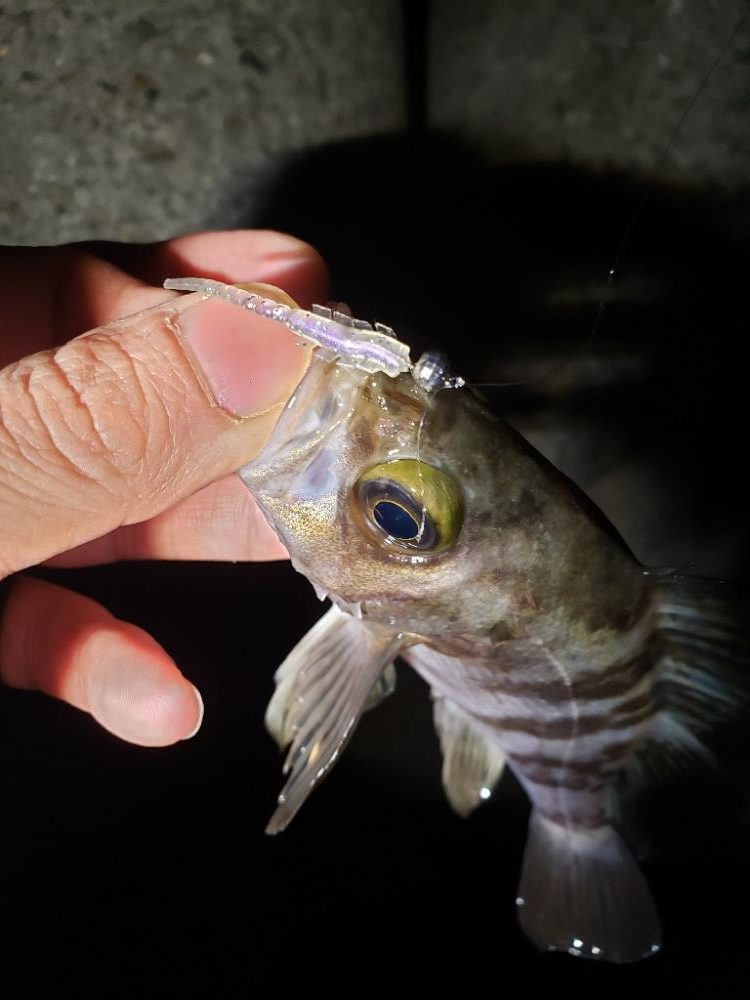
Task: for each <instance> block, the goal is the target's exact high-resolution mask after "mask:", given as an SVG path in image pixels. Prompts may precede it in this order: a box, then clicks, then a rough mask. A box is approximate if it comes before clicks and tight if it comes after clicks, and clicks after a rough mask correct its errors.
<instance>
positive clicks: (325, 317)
mask: <svg viewBox="0 0 750 1000" xmlns="http://www.w3.org/2000/svg"><path fill="white" fill-rule="evenodd" d="M164 287H165V288H169V289H170V290H172V291H177V292H201V293H202V294H203V295H211V296H214V297H215V298H218V299H223V300H224V301H226V302H231V303H232V305H235V306H239V307H240V308H241V309H247V310H248V311H249V312H252V313H255V314H256V315H258V316H263V317H264V318H265V319H270V320H273V321H274V322H276V323H282V324H283V325H284V326H285V327H287V329H289V330H291V331H292V332H293V333H296V334H297V336H298V337H302V338H304V339H305V340H309V341H310V342H311V343H313V344H315V345H316V346H317V347H320V348H322V349H323V350H326V351H329V352H330V353H331V354H332V355H333V356H334V357H337V358H339V359H340V360H341V361H342V362H343V363H344V364H349V365H351V366H352V367H354V368H359V369H360V370H362V371H366V372H371V373H374V372H385V374H386V375H390V376H391V377H392V378H395V377H396V376H397V375H400V374H401V373H402V372H408V371H411V368H412V364H411V361H410V360H409V347H408V345H407V344H403V343H401V341H400V340H399V339H398V338H397V337H396V334H395V333H394V332H393V330H391V328H390V327H388V326H384V325H383V324H382V323H376V324H375V328H374V329H373V327H372V326H371V325H370V324H369V323H367V322H365V321H364V320H359V319H352V317H351V316H348V315H347V314H346V313H343V312H334V311H333V310H331V309H329V308H327V307H326V306H313V308H312V311H311V312H309V311H308V310H307V309H300V308H292V307H291V306H289V305H286V303H284V302H279V301H277V300H276V299H273V298H269V297H267V296H265V295H260V294H258V292H256V291H248V290H247V289H244V288H239V287H237V286H236V285H226V284H224V282H222V281H213V280H211V279H210V278H167V280H166V281H165V282H164Z"/></svg>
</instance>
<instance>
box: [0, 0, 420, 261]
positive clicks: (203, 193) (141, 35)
mask: <svg viewBox="0 0 750 1000" xmlns="http://www.w3.org/2000/svg"><path fill="white" fill-rule="evenodd" d="M402 62H403V60H402V42H401V17H400V11H399V5H398V3H396V2H395V0H387V2H384V0H368V2H358V3H356V4H345V3H340V2H337V0H315V2H311V3H300V2H294V0H220V2H219V3H215V4H207V3H203V2H201V0H175V2H172V3H169V4H166V3H163V4H158V3H154V2H153V0H151V2H144V0H131V2H129V3H127V4H123V3H120V2H119V0H71V2H70V3H65V2H63V3H59V4H54V3H49V2H45V0H29V2H23V3H21V2H19V0H6V2H2V0H0V134H2V142H0V178H2V180H1V181H0V242H4V243H27V244H33V243H63V242H67V241H71V240H81V239H90V238H106V239H117V240H151V239H159V238H163V237H166V236H169V235H172V234H174V233H176V232H180V231H187V230H191V229H196V228H201V227H205V226H211V225H227V224H230V223H231V221H232V219H233V218H234V217H235V216H237V215H239V214H241V213H243V212H245V211H246V210H247V207H248V203H249V202H252V198H253V197H254V195H255V193H256V192H257V188H258V184H259V179H260V178H261V177H263V176H265V175H266V174H268V173H272V172H273V171H274V168H275V166H276V164H277V162H278V160H279V158H281V157H283V156H284V154H287V153H289V152H292V151H296V150H300V149H305V148H309V147H311V146H314V145H316V144H321V143H325V142H330V141H333V140H340V139H344V138H351V137H354V136H360V135H371V134H373V133H378V132H390V131H394V130H397V129H399V128H401V127H402V126H403V124H404V115H405V110H404V96H403V95H404V88H403V79H402Z"/></svg>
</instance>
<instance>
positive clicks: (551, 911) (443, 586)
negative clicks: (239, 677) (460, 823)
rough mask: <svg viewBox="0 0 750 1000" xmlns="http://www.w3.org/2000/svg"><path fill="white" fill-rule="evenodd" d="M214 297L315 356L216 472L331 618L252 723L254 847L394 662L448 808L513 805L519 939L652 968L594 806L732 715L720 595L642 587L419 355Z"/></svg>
mask: <svg viewBox="0 0 750 1000" xmlns="http://www.w3.org/2000/svg"><path fill="white" fill-rule="evenodd" d="M172 287H177V288H180V287H182V288H196V287H197V286H196V283H195V281H193V283H192V284H190V283H187V284H186V283H185V282H182V283H181V284H180V283H173V284H172ZM223 287H224V286H219V285H218V284H216V283H213V284H212V287H211V289H210V290H209V293H210V294H221V295H222V296H223V297H226V298H229V300H230V301H236V303H237V304H238V305H241V306H242V307H243V308H252V309H253V310H255V311H260V312H261V314H262V315H266V316H267V317H268V318H270V319H272V320H274V319H276V320H277V321H280V322H285V324H286V325H287V326H290V328H292V329H295V330H296V331H297V332H298V333H299V332H300V331H301V332H302V335H314V336H315V338H317V339H316V343H317V344H318V347H317V349H316V351H315V352H314V355H313V361H312V363H311V365H310V368H309V369H308V371H307V373H306V375H305V376H304V378H303V380H302V382H301V383H300V385H299V386H298V388H297V390H296V392H295V394H294V397H293V398H292V400H291V401H290V402H289V404H288V406H287V407H286V410H285V411H284V413H283V415H282V417H281V418H280V420H279V423H278V425H277V427H276V429H275V431H274V433H273V435H272V437H271V440H270V441H269V443H268V445H267V447H266V448H265V450H264V452H263V453H262V454H261V455H260V456H259V458H258V459H256V460H255V461H254V462H253V463H252V464H251V465H249V466H247V467H246V468H244V469H242V470H240V476H241V477H242V479H243V481H244V482H245V484H246V485H247V486H248V488H249V489H250V490H251V491H252V493H253V495H254V496H255V498H256V499H257V501H258V503H259V504H260V506H261V508H262V509H263V511H264V513H265V515H266V517H267V518H268V520H269V522H270V524H271V525H272V526H273V527H274V529H275V530H276V531H277V533H278V535H279V537H280V538H281V539H282V541H283V542H284V544H285V545H286V547H287V549H288V550H289V552H290V554H291V557H292V560H293V562H294V565H295V567H296V568H297V569H298V570H299V571H300V572H302V573H303V574H305V576H307V577H308V578H309V579H310V580H311V581H312V582H313V584H314V585H315V587H316V589H317V591H318V593H319V595H320V596H321V598H325V597H327V596H330V598H331V599H332V606H331V608H330V610H329V611H328V612H327V613H326V614H325V615H324V616H323V618H322V619H321V620H320V621H319V622H318V624H317V625H316V626H315V627H314V628H313V629H312V630H311V631H310V632H309V633H308V635H307V636H305V637H304V638H303V639H302V641H301V642H300V643H299V644H298V645H297V647H296V648H295V649H294V650H293V651H292V653H291V654H290V655H289V656H288V658H287V659H286V660H285V662H284V663H283V664H282V666H281V667H280V668H279V670H278V672H277V675H276V682H277V687H276V692H275V695H274V697H273V699H272V701H271V704H270V705H269V709H268V713H267V720H266V721H267V725H268V727H269V729H270V731H271V733H272V734H273V735H274V737H275V738H276V740H277V741H278V743H279V744H280V746H281V747H283V748H288V755H287V758H286V763H285V773H286V774H287V775H288V779H287V783H286V785H285V787H284V789H283V791H282V793H281V795H280V797H279V803H278V808H277V810H276V812H275V814H274V816H273V817H272V819H271V822H270V825H269V831H270V832H277V831H279V830H282V829H283V828H284V827H285V826H286V825H287V823H288V822H289V821H290V820H291V819H292V817H293V816H294V814H295V813H296V812H297V810H298V809H299V807H300V806H301V805H302V803H303V801H304V800H305V798H306V797H307V795H308V794H309V793H310V791H311V790H312V789H313V788H314V787H315V786H316V785H317V784H318V782H319V781H320V780H321V779H322V778H323V777H324V776H325V775H326V774H327V772H328V771H329V769H330V767H331V766H332V764H333V763H334V762H335V760H336V759H337V758H338V756H339V755H340V753H341V751H342V750H343V748H344V746H345V745H346V743H347V741H348V739H349V738H350V736H351V734H352V732H353V730H354V728H355V726H356V723H357V721H358V719H359V717H360V716H361V714H362V712H363V711H365V710H366V709H367V708H369V707H371V706H373V705H374V704H376V703H377V701H378V700H380V699H381V698H382V697H384V696H385V695H386V694H388V693H389V692H390V690H391V689H392V687H393V662H394V659H395V658H396V656H401V657H402V658H403V659H405V660H406V661H407V662H408V663H409V664H410V665H411V666H412V667H413V668H414V669H415V670H417V671H418V672H419V673H420V674H421V676H422V677H423V678H424V679H425V680H426V681H427V683H428V684H429V685H430V688H431V690H432V695H433V699H434V718H435V724H436V727H437V730H438V734H439V738H440V743H441V747H442V751H443V784H444V787H445V790H446V793H447V796H448V799H449V801H450V803H451V804H452V806H453V807H454V808H455V809H456V810H457V811H458V812H459V813H461V814H463V815H466V814H468V813H469V812H471V810H472V809H474V808H475V807H476V806H477V805H479V804H480V803H481V802H482V801H483V800H485V799H487V798H489V797H490V796H491V794H492V791H493V789H494V787H495V786H496V784H497V782H498V781H499V779H500V777H501V775H502V773H503V770H504V767H505V766H506V764H507V765H508V767H510V768H511V769H512V770H513V772H514V773H515V775H516V776H517V778H518V779H519V781H520V782H521V784H522V785H523V787H524V788H525V790H526V792H527V793H528V796H529V799H530V800H531V803H532V813H531V820H530V824H529V836H528V841H527V846H526V853H525V857H524V862H523V870H522V874H521V879H520V885H519V890H518V897H517V906H518V912H519V918H520V922H521V925H522V927H523V929H524V931H525V932H526V934H527V935H528V936H529V938H530V939H531V940H532V941H533V942H534V943H535V944H536V945H537V946H538V947H540V948H542V949H545V950H560V951H565V952H568V953H569V954H572V955H577V956H584V957H587V958H595V959H597V958H598V959H603V960H607V961H612V962H628V961H633V960H636V959H639V958H642V957H645V956H648V955H651V954H653V953H654V952H656V951H658V950H659V948H660V942H661V933H660V926H659V919H658V916H657V913H656V910H655V907H654V905H653V902H652V899H651V895H650V892H649V889H648V886H647V885H646V882H645V879H644V877H643V875H642V874H641V872H640V870H639V868H638V866H637V864H636V862H635V861H634V859H633V857H632V855H631V853H630V851H629V850H628V847H627V846H626V844H625V842H624V840H623V839H622V838H621V836H620V834H619V833H618V832H617V829H616V816H617V797H618V789H619V787H620V785H621V783H622V779H623V776H624V775H626V774H627V773H628V772H629V771H632V770H634V769H636V768H637V767H638V766H640V762H641V761H642V760H647V759H648V753H649V750H650V749H653V750H656V749H658V748H661V752H663V751H664V750H666V751H667V752H668V753H669V754H675V755H678V754H701V753H704V752H705V751H704V749H703V737H704V734H705V733H706V731H707V730H708V729H709V728H710V727H711V726H712V725H714V724H716V723H720V722H721V720H722V719H723V718H724V717H725V716H727V715H728V714H730V713H731V712H733V711H734V710H735V709H736V707H737V704H738V702H739V701H740V700H741V697H740V694H739V688H738V687H737V686H736V685H735V684H734V681H733V678H734V676H736V675H739V672H740V670H741V668H742V667H743V666H747V659H748V655H747V651H748V643H747V639H748V636H747V629H746V626H745V624H744V620H745V618H746V609H745V618H743V607H742V605H738V604H736V603H734V602H733V601H731V600H729V599H728V597H726V596H725V595H724V594H723V593H722V587H721V585H720V584H712V583H705V582H701V581H695V580H690V579H687V578H685V577H680V576H677V575H669V574H658V573H657V574H654V573H650V572H648V571H646V570H644V568H643V567H642V566H641V565H640V564H638V562H637V561H636V560H635V559H634V558H633V556H632V555H631V553H630V552H629V551H628V550H627V548H626V547H625V545H624V544H623V542H622V540H621V539H620V538H619V536H618V535H617V534H616V532H615V531H614V530H613V529H612V528H611V526H610V525H609V524H608V523H607V522H606V521H605V519H604V518H603V516H602V515H601V514H600V513H599V512H598V511H597V510H595V509H594V508H593V507H592V504H591V503H590V502H589V501H588V500H587V499H586V498H585V497H584V496H583V495H582V494H581V493H580V492H579V491H578V490H577V488H576V487H575V486H574V485H573V484H572V483H570V482H569V481H568V480H567V479H566V478H565V477H564V476H562V475H561V474H560V473H559V472H557V470H555V469H554V468H553V467H552V466H551V465H550V464H549V463H548V462H547V461H546V460H545V459H544V458H543V457H542V456H541V455H539V454H538V453H537V452H536V451H535V450H534V449H533V448H532V447H531V446H530V445H529V444H528V443H527V442H526V441H525V440H523V439H522V438H521V437H520V436H519V435H518V434H517V433H515V432H514V431H513V430H512V429H511V428H510V427H508V426H507V425H505V424H504V423H502V422H501V421H499V420H498V419H497V418H496V417H495V416H494V415H493V414H492V413H491V412H490V411H489V410H488V408H487V407H486V405H485V404H484V402H483V401H482V400H481V398H479V397H478V396H477V395H475V394H474V393H473V392H472V391H471V390H469V389H466V388H462V385H463V383H462V381H461V380H460V379H458V378H456V377H450V376H449V375H448V373H447V369H446V368H445V366H444V364H443V363H442V362H441V360H440V359H439V358H437V357H436V356H434V355H430V356H428V357H426V358H423V359H421V360H420V361H419V362H417V364H416V365H412V364H411V362H409V361H408V350H405V349H403V345H398V347H397V346H396V345H397V344H398V342H397V341H395V339H394V338H393V332H392V331H389V330H388V329H387V328H382V327H381V328H379V331H376V332H372V331H371V328H369V327H367V325H366V324H361V323H358V322H357V321H352V320H351V319H350V318H348V317H346V316H345V314H343V313H335V314H330V313H329V314H328V315H327V316H326V315H325V314H324V313H321V311H318V312H317V313H316V314H315V318H314V319H310V318H309V316H310V315H311V314H304V315H300V314H298V313H296V312H295V313H289V310H287V313H289V315H287V314H286V313H285V314H284V315H283V316H282V315H281V313H279V314H278V316H276V315H275V313H274V304H273V301H271V302H270V304H269V303H268V302H266V304H263V302H265V300H263V302H261V304H260V305H259V304H258V302H257V301H256V299H257V295H256V296H255V298H254V299H247V293H242V295H239V297H238V293H237V292H236V290H231V291H229V292H227V293H226V294H225V293H223V292H222V288H223ZM200 290H204V291H206V289H205V288H202V289H200ZM251 294H252V293H251ZM266 294H268V293H267V291H266ZM248 303H249V304H248ZM263 309H265V313H263V312H262V310H263ZM299 312H300V313H301V312H302V311H299ZM311 331H312V334H311ZM368 331H369V332H368ZM383 359H386V360H385V361H384V360H383ZM389 366H390V367H389Z"/></svg>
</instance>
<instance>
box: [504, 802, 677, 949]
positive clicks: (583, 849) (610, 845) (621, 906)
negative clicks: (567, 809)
mask: <svg viewBox="0 0 750 1000" xmlns="http://www.w3.org/2000/svg"><path fill="white" fill-rule="evenodd" d="M516 903H517V905H518V915H519V920H520V922H521V926H522V927H523V929H524V931H525V933H526V935H527V936H528V937H529V938H530V939H531V940H532V941H533V942H534V944H535V945H536V946H537V947H538V948H541V949H542V950H544V951H564V952H567V953H568V954H570V955H577V956H580V957H582V958H593V959H600V960H604V961H608V962H635V961H637V960H638V959H641V958H646V957H648V956H649V955H653V954H655V953H656V952H657V951H659V949H660V947H661V929H660V925H659V918H658V916H657V913H656V908H655V906H654V903H653V900H652V898H651V893H650V891H649V888H648V885H647V884H646V880H645V879H644V877H643V875H642V874H641V871H640V869H639V868H638V865H637V864H636V862H635V861H634V860H633V857H632V855H631V854H630V851H629V850H628V848H627V847H626V845H625V843H624V841H623V840H622V838H621V837H620V835H619V834H618V833H617V832H616V831H615V830H614V829H613V828H612V827H611V826H602V827H599V828H597V829H593V830H584V829H568V828H566V827H564V826H561V825H559V824H558V823H554V822H552V821H551V820H548V819H546V818H545V817H544V816H542V815H540V813H539V812H538V811H537V810H534V811H533V812H532V814H531V821H530V823H529V838H528V841H527V844H526V853H525V855H524V860H523V871H522V873H521V882H520V885H519V889H518V898H517V900H516Z"/></svg>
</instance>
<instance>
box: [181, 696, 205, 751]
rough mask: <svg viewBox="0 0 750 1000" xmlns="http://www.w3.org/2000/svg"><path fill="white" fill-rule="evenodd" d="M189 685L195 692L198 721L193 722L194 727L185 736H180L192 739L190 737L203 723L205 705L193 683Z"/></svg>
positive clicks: (184, 738)
mask: <svg viewBox="0 0 750 1000" xmlns="http://www.w3.org/2000/svg"><path fill="white" fill-rule="evenodd" d="M190 686H191V687H192V688H193V692H194V693H195V700H196V701H197V702H198V721H197V722H196V724H195V728H194V729H191V731H190V732H189V733H188V734H187V736H183V737H182V738H183V740H192V738H193V737H194V736H195V734H196V733H197V732H198V730H199V729H200V727H201V725H202V724H203V714H204V712H205V706H204V704H203V698H202V697H201V693H200V691H199V690H198V688H197V687H195V686H194V685H192V684H191V685H190Z"/></svg>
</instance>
